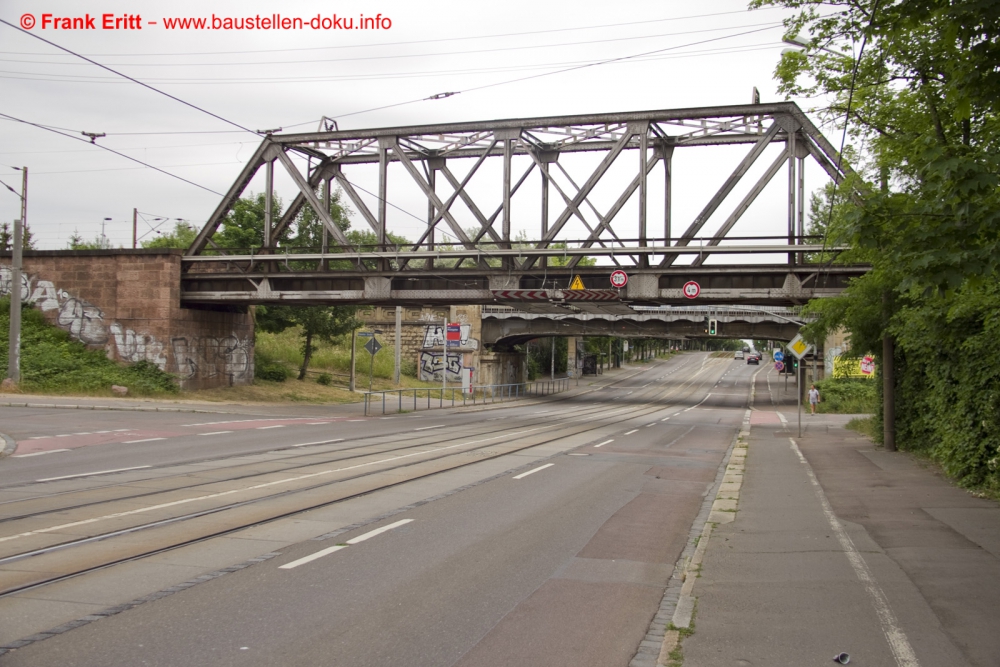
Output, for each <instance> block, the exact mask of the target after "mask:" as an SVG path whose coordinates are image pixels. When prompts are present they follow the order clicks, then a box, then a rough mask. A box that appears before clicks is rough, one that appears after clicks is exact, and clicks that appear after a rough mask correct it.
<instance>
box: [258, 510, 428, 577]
mask: <svg viewBox="0 0 1000 667" xmlns="http://www.w3.org/2000/svg"><path fill="white" fill-rule="evenodd" d="M411 521H413V519H403V520H402V521H397V522H396V523H390V524H389V525H388V526H382V527H381V528H376V529H375V530H370V531H368V532H367V533H365V534H364V535H358V536H357V537H355V538H352V539H350V540H347V544H338V545H336V546H333V547H327V548H326V549H323V550H321V551H317V552H316V553H314V554H309V555H308V556H305V557H304V558H300V559H298V560H293V561H292V562H291V563H285V564H284V565H280V566H279V567H278V569H279V570H292V569H295V568H297V567H298V566H300V565H305V564H306V563H311V562H312V561H314V560H316V559H318V558H322V557H323V556H329V555H330V554H332V553H336V552H337V551H340V550H341V549H346V548H347V545H348V544H358V543H360V542H364V541H365V540H370V539H371V538H373V537H375V536H376V535H381V534H382V533H385V532H388V531H390V530H392V529H394V528H399V527H400V526H403V525H406V524H408V523H410V522H411Z"/></svg>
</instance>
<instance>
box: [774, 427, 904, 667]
mask: <svg viewBox="0 0 1000 667" xmlns="http://www.w3.org/2000/svg"><path fill="white" fill-rule="evenodd" d="M788 440H789V442H791V443H792V451H793V452H795V455H796V456H798V458H799V462H800V463H801V464H802V466H803V467H804V468H805V471H806V475H807V476H808V477H809V483H810V484H812V486H813V490H814V491H815V493H816V497H817V498H818V499H819V504H820V507H821V508H822V509H823V514H824V515H825V516H826V521H827V523H828V524H829V525H830V530H831V531H833V533H834V534H835V535H836V536H837V541H838V542H839V543H840V548H841V549H843V550H844V555H845V556H847V560H848V562H850V564H851V568H852V569H853V570H854V574H855V575H856V576H857V577H858V579H859V580H860V581H861V584H862V585H863V586H864V588H865V591H866V592H867V593H868V595H869V596H870V597H871V599H872V606H873V607H875V613H876V615H877V616H878V620H879V623H880V624H881V625H882V633H883V634H884V635H885V638H886V641H887V642H888V643H889V649H890V650H891V651H892V656H893V657H894V658H895V659H896V664H897V665H898V666H899V667H920V663H919V662H918V661H917V656H916V654H915V653H914V652H913V647H912V646H910V642H909V640H908V639H907V638H906V633H905V632H903V628H901V627H900V626H899V621H897V620H896V615H895V614H894V613H893V611H892V607H890V606H889V601H888V600H887V599H886V597H885V593H884V592H882V587H881V586H879V585H878V582H877V581H876V580H875V577H874V575H872V572H871V570H869V569H868V564H867V563H866V562H865V559H864V556H862V555H861V554H860V553H859V552H858V549H857V547H855V546H854V541H853V540H852V539H851V536H850V535H848V534H847V531H846V530H844V527H843V526H842V525H841V523H840V520H839V519H837V515H836V514H834V512H833V508H832V507H831V506H830V501H829V500H827V497H826V493H825V492H824V491H823V487H822V486H821V485H820V483H819V480H818V479H816V474H815V473H814V472H813V469H812V466H811V465H809V461H807V460H806V457H805V456H803V455H802V450H800V449H799V445H798V443H797V442H795V440H794V439H792V438H789V439H788Z"/></svg>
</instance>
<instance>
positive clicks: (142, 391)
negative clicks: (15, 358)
mask: <svg viewBox="0 0 1000 667" xmlns="http://www.w3.org/2000/svg"><path fill="white" fill-rule="evenodd" d="M9 331H10V297H5V298H3V299H0V365H2V367H3V368H6V367H7V348H8V345H7V341H8V334H9ZM113 384H117V385H124V386H126V387H128V388H129V393H130V394H138V395H153V394H164V393H168V394H174V393H177V392H178V391H179V388H178V386H177V382H176V380H175V378H174V377H173V376H172V375H170V374H169V373H165V372H163V371H161V370H160V369H159V368H158V367H157V366H156V365H155V364H152V363H150V362H148V361H140V362H138V363H135V364H132V365H123V364H119V363H118V362H115V361H112V360H110V359H108V357H107V355H106V354H105V353H104V351H103V350H88V349H87V347H86V346H85V345H84V344H83V343H80V342H79V341H75V340H72V339H71V338H70V337H69V334H68V333H66V332H65V331H63V330H62V329H59V328H58V327H55V326H52V325H51V324H49V323H48V322H47V321H46V320H45V317H44V316H43V315H42V313H41V312H39V311H38V310H35V309H34V308H30V307H28V306H23V307H22V310H21V387H22V388H23V389H24V390H26V391H38V392H52V393H66V392H80V393H107V394H110V393H111V385H113Z"/></svg>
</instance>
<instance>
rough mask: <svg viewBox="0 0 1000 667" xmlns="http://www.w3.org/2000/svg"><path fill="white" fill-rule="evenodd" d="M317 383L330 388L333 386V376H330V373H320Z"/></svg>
mask: <svg viewBox="0 0 1000 667" xmlns="http://www.w3.org/2000/svg"><path fill="white" fill-rule="evenodd" d="M316 383H317V384H321V385H323V386H324V387H329V386H330V385H331V384H333V376H332V375H330V374H329V373H320V374H319V377H318V378H316Z"/></svg>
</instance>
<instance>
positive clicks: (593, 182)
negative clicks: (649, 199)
mask: <svg viewBox="0 0 1000 667" xmlns="http://www.w3.org/2000/svg"><path fill="white" fill-rule="evenodd" d="M631 139H632V132H631V130H629V131H626V132H624V133H623V134H622V137H621V139H619V140H618V141H617V142H615V145H614V146H612V148H611V150H610V151H608V154H607V155H605V156H604V159H603V160H601V163H600V164H599V165H597V168H596V169H595V170H594V172H593V173H592V174H591V175H590V177H589V178H588V179H587V180H586V182H584V184H583V187H581V188H580V191H579V192H577V193H576V196H575V197H573V200H572V206H566V208H565V209H564V210H563V212H562V213H561V214H560V215H559V217H558V218H556V221H555V222H554V223H553V224H552V226H551V227H550V228H549V231H548V233H547V234H545V236H544V237H543V238H542V240H541V241H540V242H539V243H538V245H537V246H535V247H536V248H538V249H542V248H547V247H548V246H549V244H550V243H552V240H553V239H555V238H556V236H558V234H559V232H560V231H562V228H563V227H564V226H565V225H566V223H567V222H568V221H569V219H570V218H571V217H572V216H573V215H574V209H576V210H577V211H579V208H578V207H579V206H580V204H582V203H583V201H584V200H585V199H586V198H587V196H588V195H589V194H590V191H591V190H593V189H594V187H596V186H597V184H598V182H600V180H601V178H602V177H603V176H604V174H606V173H607V172H608V169H610V168H611V165H612V164H613V163H614V161H615V160H616V159H617V158H618V156H619V155H620V154H621V152H622V151H623V150H625V147H626V146H627V145H628V143H629V141H631ZM535 261H536V258H534V257H529V258H528V259H527V260H525V262H524V266H522V267H521V268H522V269H530V268H531V267H532V266H534V264H535Z"/></svg>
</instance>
